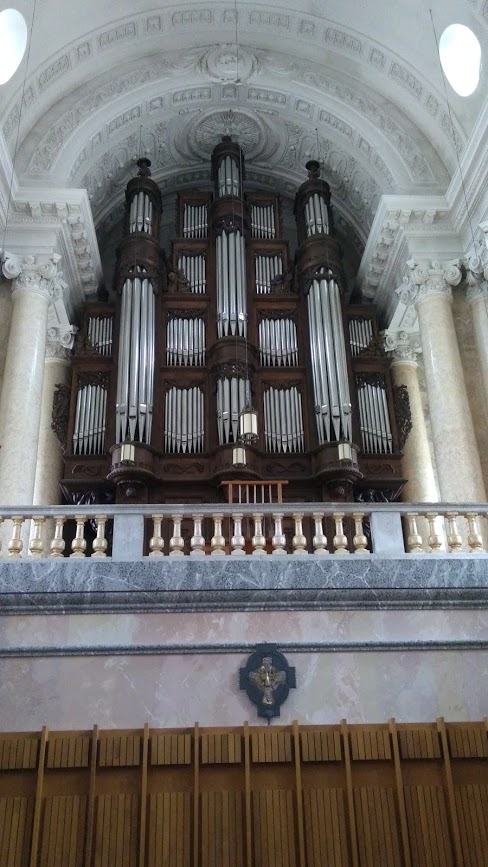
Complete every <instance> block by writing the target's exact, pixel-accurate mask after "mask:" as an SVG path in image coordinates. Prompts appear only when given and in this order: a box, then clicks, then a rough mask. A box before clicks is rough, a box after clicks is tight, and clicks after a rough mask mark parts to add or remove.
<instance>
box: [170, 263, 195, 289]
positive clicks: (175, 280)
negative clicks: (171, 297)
mask: <svg viewBox="0 0 488 867" xmlns="http://www.w3.org/2000/svg"><path fill="white" fill-rule="evenodd" d="M167 291H168V292H190V281H189V280H188V279H187V277H186V276H185V274H184V272H183V271H182V270H181V269H178V268H172V269H171V270H170V271H168V273H167Z"/></svg>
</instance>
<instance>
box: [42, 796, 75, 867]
mask: <svg viewBox="0 0 488 867" xmlns="http://www.w3.org/2000/svg"><path fill="white" fill-rule="evenodd" d="M85 819H86V797H85V796H84V795H53V796H51V797H49V798H46V799H45V803H44V811H43V827H42V837H41V844H40V867H81V865H82V863H83V848H84V846H83V844H84V840H83V836H84V834H83V832H84V828H85Z"/></svg>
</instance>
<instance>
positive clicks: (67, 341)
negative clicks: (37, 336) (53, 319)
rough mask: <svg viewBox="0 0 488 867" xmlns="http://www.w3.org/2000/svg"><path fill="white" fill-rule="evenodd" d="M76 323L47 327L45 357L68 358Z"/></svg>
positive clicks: (73, 339)
mask: <svg viewBox="0 0 488 867" xmlns="http://www.w3.org/2000/svg"><path fill="white" fill-rule="evenodd" d="M77 331H78V329H77V327H76V325H56V326H52V327H49V328H48V329H47V340H46V358H69V357H70V354H71V350H72V348H73V344H74V341H75V334H76V332H77Z"/></svg>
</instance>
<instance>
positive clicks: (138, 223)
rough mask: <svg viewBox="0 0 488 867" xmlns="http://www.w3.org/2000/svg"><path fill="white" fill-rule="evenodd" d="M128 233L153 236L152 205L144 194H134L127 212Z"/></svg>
mask: <svg viewBox="0 0 488 867" xmlns="http://www.w3.org/2000/svg"><path fill="white" fill-rule="evenodd" d="M129 232H131V233H132V232H145V233H146V234H147V235H152V234H153V204H152V201H151V199H150V197H149V196H148V194H147V193H146V192H144V191H143V190H139V192H137V193H135V195H134V197H133V199H132V201H131V203H130V211H129Z"/></svg>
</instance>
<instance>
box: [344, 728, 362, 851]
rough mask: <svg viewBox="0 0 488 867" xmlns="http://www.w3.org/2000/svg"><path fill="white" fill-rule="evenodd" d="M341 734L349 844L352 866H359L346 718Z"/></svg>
mask: <svg viewBox="0 0 488 867" xmlns="http://www.w3.org/2000/svg"><path fill="white" fill-rule="evenodd" d="M341 735H342V743H343V749H344V766H345V773H346V797H347V817H348V825H349V845H350V853H351V864H352V867H359V857H358V840H357V833H356V816H355V810H354V794H353V788H352V771H351V752H350V745H349V732H348V725H347V722H346V720H345V719H344V720H341Z"/></svg>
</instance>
